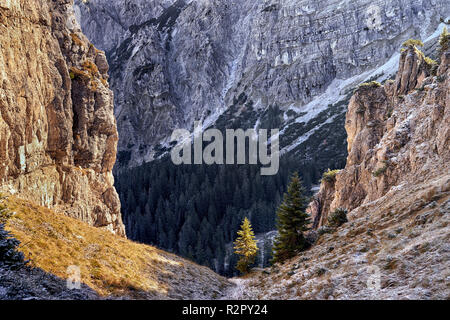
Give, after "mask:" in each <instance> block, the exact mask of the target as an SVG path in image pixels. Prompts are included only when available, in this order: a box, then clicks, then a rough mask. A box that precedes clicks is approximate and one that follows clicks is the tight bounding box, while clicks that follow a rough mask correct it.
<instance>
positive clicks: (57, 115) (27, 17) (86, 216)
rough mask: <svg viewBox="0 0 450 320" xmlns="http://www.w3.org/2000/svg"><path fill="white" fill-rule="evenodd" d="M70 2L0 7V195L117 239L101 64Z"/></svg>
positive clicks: (112, 139)
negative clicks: (27, 202)
mask: <svg viewBox="0 0 450 320" xmlns="http://www.w3.org/2000/svg"><path fill="white" fill-rule="evenodd" d="M72 6H73V1H71V0H58V1H45V0H36V1H26V0H8V1H0V43H1V46H0V191H2V192H10V193H15V194H18V195H19V196H20V197H23V198H26V199H29V200H32V201H34V202H35V203H38V204H41V205H45V206H49V207H53V208H55V209H56V210H57V211H60V212H62V213H64V214H66V215H69V216H71V217H75V218H79V219H81V220H83V221H85V222H88V223H89V224H91V225H93V226H97V227H102V228H106V229H108V230H110V231H112V232H115V233H117V234H120V235H125V232H124V226H123V224H122V221H121V216H120V202H119V199H118V196H117V193H116V191H115V189H114V187H113V176H112V173H111V170H112V167H113V165H114V163H115V160H116V149H117V141H118V134H117V129H116V121H115V118H114V114H113V94H112V91H111V90H109V88H108V83H107V79H108V75H107V71H108V63H107V62H106V57H105V55H104V53H103V52H101V51H98V50H97V49H96V48H95V47H94V46H93V45H92V44H90V43H89V41H88V40H87V39H86V37H85V36H84V35H83V34H82V33H81V30H80V28H79V26H78V24H77V22H76V19H75V16H74V14H73V7H72Z"/></svg>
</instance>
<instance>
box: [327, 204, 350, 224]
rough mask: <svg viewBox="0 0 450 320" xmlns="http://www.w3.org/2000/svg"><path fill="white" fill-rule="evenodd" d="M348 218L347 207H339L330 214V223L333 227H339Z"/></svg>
mask: <svg viewBox="0 0 450 320" xmlns="http://www.w3.org/2000/svg"><path fill="white" fill-rule="evenodd" d="M347 221H348V220H347V209H344V208H338V209H336V210H334V212H332V213H331V214H330V215H329V216H328V225H329V226H330V227H332V228H338V227H340V226H341V225H343V224H344V223H346V222H347Z"/></svg>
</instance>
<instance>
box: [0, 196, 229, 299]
mask: <svg viewBox="0 0 450 320" xmlns="http://www.w3.org/2000/svg"><path fill="white" fill-rule="evenodd" d="M1 201H2V202H3V205H6V206H7V207H8V208H9V211H10V212H13V213H14V214H13V216H12V217H11V218H9V219H8V222H7V225H6V229H7V230H9V231H11V232H12V234H13V235H14V236H15V237H16V238H17V239H19V240H20V241H21V242H22V244H21V248H20V250H21V251H22V252H23V253H24V254H25V256H26V257H27V258H28V259H30V260H31V262H30V264H31V265H32V266H35V267H38V268H41V269H43V270H44V271H47V272H49V273H53V274H55V275H56V276H58V277H61V278H63V279H64V278H67V277H68V273H67V268H68V267H69V266H72V265H75V266H78V267H79V268H80V270H81V282H83V283H85V284H87V285H88V286H90V287H91V288H92V289H94V290H96V291H97V292H98V293H100V294H101V295H104V296H107V295H114V296H116V295H120V296H122V295H124V296H130V297H137V298H139V297H140V298H152V297H153V298H215V297H219V296H220V295H221V292H222V289H224V288H225V287H226V286H227V285H228V282H227V281H226V279H224V278H222V277H220V276H218V275H217V274H215V273H214V272H212V271H211V270H210V269H208V268H206V267H202V266H199V265H196V264H194V263H192V262H190V261H187V260H184V259H182V258H180V257H177V256H175V255H172V254H169V253H167V252H164V251H162V250H159V249H157V248H154V247H152V246H148V245H144V244H139V243H135V242H132V241H130V240H127V239H125V238H121V237H119V236H116V235H113V234H111V233H110V232H108V231H106V230H101V229H98V228H94V227H91V226H89V225H87V224H86V223H84V222H81V221H78V220H76V219H73V218H69V217H66V216H64V215H61V214H57V213H55V212H53V211H51V210H50V209H47V208H45V207H41V206H37V205H34V204H31V203H29V202H27V201H23V200H20V199H18V198H15V197H12V196H11V197H8V198H4V199H3V200H1Z"/></svg>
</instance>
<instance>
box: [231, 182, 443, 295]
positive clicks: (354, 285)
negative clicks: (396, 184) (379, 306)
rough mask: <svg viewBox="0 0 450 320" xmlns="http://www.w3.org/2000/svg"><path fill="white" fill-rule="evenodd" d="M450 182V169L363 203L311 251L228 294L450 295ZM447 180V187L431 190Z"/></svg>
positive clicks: (240, 282) (255, 276)
mask: <svg viewBox="0 0 450 320" xmlns="http://www.w3.org/2000/svg"><path fill="white" fill-rule="evenodd" d="M449 182H450V176H449V175H447V176H446V177H445V179H441V180H440V181H435V182H434V183H433V184H432V185H430V184H429V183H424V184H422V185H417V186H414V188H403V189H401V190H396V191H392V192H390V193H388V194H387V195H386V196H384V197H382V198H380V199H379V200H377V201H374V202H373V203H370V204H368V205H365V206H362V207H360V208H358V209H357V210H355V211H353V212H352V213H351V215H350V216H349V220H350V221H349V222H348V223H346V224H344V225H342V226H341V228H340V229H338V230H337V231H336V232H334V233H326V234H323V235H322V236H320V238H319V240H318V242H317V244H316V245H315V246H313V247H312V248H311V249H310V250H308V251H306V252H304V253H302V254H301V255H299V256H297V257H295V258H293V259H292V260H290V261H287V262H286V263H284V264H282V265H275V266H274V267H272V268H270V269H266V270H264V271H258V272H256V273H253V274H251V275H250V276H249V277H248V278H245V279H232V280H231V281H233V282H235V283H236V284H237V286H236V287H235V288H233V289H231V290H230V291H229V292H228V297H229V298H230V299H450V287H449V283H450V262H449V261H450V245H449V243H450V241H449V240H450V227H449V221H450V193H449V189H448V187H449ZM442 183H445V184H446V191H444V189H440V190H439V191H437V192H435V193H433V192H432V191H431V190H433V186H443V185H442ZM439 188H440V187H439ZM439 188H438V189H439ZM430 192H431V194H432V196H431V199H429V195H430ZM377 270H378V271H379V275H380V277H379V279H380V288H379V289H378V290H377V289H376V286H371V285H370V283H373V282H372V281H371V279H372V280H373V279H375V281H377V280H376V277H374V276H375V274H374V273H373V272H374V271H377ZM368 282H369V285H368ZM375 284H376V282H375Z"/></svg>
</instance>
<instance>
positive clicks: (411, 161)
mask: <svg viewBox="0 0 450 320" xmlns="http://www.w3.org/2000/svg"><path fill="white" fill-rule="evenodd" d="M448 40H450V39H448ZM448 40H447V41H448ZM449 67H450V50H448V49H447V50H446V51H445V52H443V54H442V55H441V57H440V66H439V67H438V66H437V65H436V64H435V63H433V61H431V60H430V59H427V58H426V57H424V55H423V53H421V52H420V51H419V50H418V49H417V48H416V47H414V46H409V47H407V48H405V50H404V51H403V52H402V53H401V57H400V63H399V70H398V73H397V75H396V78H395V80H392V81H387V82H386V83H385V84H384V85H380V84H378V83H375V82H370V83H366V84H364V85H362V86H360V87H359V88H358V89H357V90H356V92H355V93H354V95H353V97H352V98H351V101H350V104H349V106H348V111H347V114H346V122H345V123H346V130H347V133H348V148H349V155H348V158H347V165H346V166H345V168H344V169H343V170H341V171H340V172H339V173H337V174H336V175H335V176H334V177H333V178H332V177H330V175H328V177H327V178H324V181H323V182H322V185H321V188H320V191H319V194H318V195H317V198H316V199H315V201H314V202H313V206H312V208H311V209H312V211H313V212H312V213H313V216H314V221H315V222H317V225H316V226H320V225H321V224H322V225H324V224H326V223H327V216H328V214H329V213H330V212H332V211H334V209H336V208H346V209H348V211H349V212H348V214H347V218H348V222H346V223H344V224H343V225H341V226H340V227H338V228H330V227H329V226H324V227H322V228H319V229H318V232H317V235H318V240H317V241H316V242H315V244H314V245H313V246H312V247H311V248H310V249H308V250H306V251H304V252H301V253H299V255H298V256H297V257H295V258H293V259H291V260H288V261H286V262H285V263H284V264H277V265H274V266H273V267H272V268H270V269H266V270H264V271H263V272H259V271H257V272H255V273H253V274H252V276H250V277H247V278H246V279H233V280H232V281H234V282H235V283H236V284H237V285H238V289H233V291H232V292H231V297H232V298H234V299H241V298H246V299H247V298H251V299H447V300H448V299H449V298H450V290H449V287H448V276H449V274H448V270H449V264H450V259H449V246H448V244H449V240H450V238H449V237H450V170H449V169H450V148H449V146H450V104H449V102H450V99H449V98H450V97H449V93H450V80H449V76H450V68H449ZM316 209H319V210H318V211H316ZM313 233H314V232H313Z"/></svg>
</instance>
